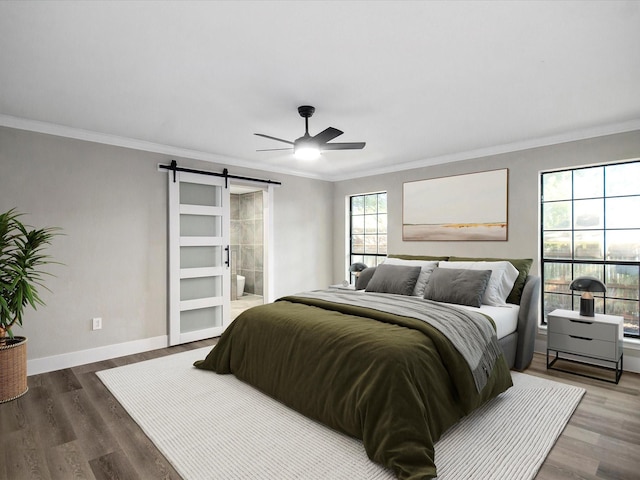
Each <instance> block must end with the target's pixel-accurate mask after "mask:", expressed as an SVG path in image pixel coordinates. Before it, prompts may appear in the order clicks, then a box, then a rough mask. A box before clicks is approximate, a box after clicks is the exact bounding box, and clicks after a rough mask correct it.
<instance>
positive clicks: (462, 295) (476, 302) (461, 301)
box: [424, 268, 491, 307]
mask: <svg viewBox="0 0 640 480" xmlns="http://www.w3.org/2000/svg"><path fill="white" fill-rule="evenodd" d="M489 278H491V270H466V269H461V268H436V269H435V270H434V271H433V272H431V276H430V277H429V281H428V282H427V287H426V288H425V289H424V298H426V299H427V300H435V301H436V302H445V303H456V304H458V305H469V306H470V307H480V306H481V305H482V296H483V295H484V291H485V290H486V289H487V285H488V284H489Z"/></svg>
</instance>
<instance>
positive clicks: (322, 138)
mask: <svg viewBox="0 0 640 480" xmlns="http://www.w3.org/2000/svg"><path fill="white" fill-rule="evenodd" d="M343 133H344V132H343V131H341V130H338V129H337V128H333V127H329V128H327V129H325V130H323V131H322V132H320V133H319V134H317V135H316V136H315V137H312V138H313V139H314V140H317V141H318V145H320V146H321V147H322V144H323V143H327V142H328V141H330V140H333V139H334V138H336V137H339V136H340V135H342V134H343Z"/></svg>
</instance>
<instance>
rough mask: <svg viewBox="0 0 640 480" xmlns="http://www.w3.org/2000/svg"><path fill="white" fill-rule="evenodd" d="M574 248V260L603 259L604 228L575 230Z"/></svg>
mask: <svg viewBox="0 0 640 480" xmlns="http://www.w3.org/2000/svg"><path fill="white" fill-rule="evenodd" d="M574 248H575V251H574V258H575V259H576V260H604V230H598V231H582V232H580V231H576V232H575V236H574Z"/></svg>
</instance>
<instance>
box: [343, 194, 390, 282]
mask: <svg viewBox="0 0 640 480" xmlns="http://www.w3.org/2000/svg"><path fill="white" fill-rule="evenodd" d="M371 195H376V212H375V213H366V211H365V212H364V213H363V214H362V215H363V216H364V217H366V216H374V215H375V216H376V233H375V234H372V233H369V234H367V233H366V221H365V231H363V233H362V235H363V241H364V242H365V249H366V237H372V236H375V237H376V242H375V244H376V247H377V248H376V250H377V252H376V253H366V252H365V253H355V252H354V251H353V244H354V242H353V237H354V234H353V228H354V226H353V221H354V213H353V211H354V209H353V203H354V199H355V198H357V197H363V205H366V201H365V197H367V196H371ZM380 195H384V196H385V202H384V203H385V205H387V200H388V193H387V191H377V192H367V193H355V194H351V195H348V196H347V201H348V212H347V214H348V219H349V221H348V222H347V228H348V232H347V241H348V243H349V245H348V255H347V260H348V262H349V263H348V264H347V271H348V270H349V265H351V264H353V263H356V262H362V263H364V264H366V265H367V267H375V266H377V265H380V263H382V262H383V261H384V259H385V258H387V248H385V251H384V253H380V248H379V247H380V241H379V240H380V239H379V237H380V236H381V235H384V236H385V237H386V239H387V243H386V245H387V246H388V238H389V233H388V231H389V213H388V207H386V208H385V211H384V212H380V207H379V206H380ZM365 208H366V207H365ZM380 215H386V231H385V232H383V233H381V232H380V231H379V230H378V225H379V223H378V221H379V218H377V217H379V216H380ZM358 216H359V215H358ZM371 260H374V261H373V262H372V261H371ZM350 280H351V282H350V283H352V284H353V283H354V282H355V275H354V274H353V273H350Z"/></svg>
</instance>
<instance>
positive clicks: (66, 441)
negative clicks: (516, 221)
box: [0, 339, 640, 480]
mask: <svg viewBox="0 0 640 480" xmlns="http://www.w3.org/2000/svg"><path fill="white" fill-rule="evenodd" d="M213 344H215V340H213V339H212V340H205V341H201V342H194V343H192V344H188V345H181V346H179V347H171V348H165V349H161V350H155V351H152V352H146V353H141V354H138V355H130V356H127V357H122V358H116V359H113V360H108V361H104V362H97V363H92V364H89V365H83V366H79V367H75V368H70V369H65V370H60V371H56V372H51V373H46V374H42V375H34V376H32V377H29V392H28V393H27V394H26V395H25V396H23V397H21V398H19V399H17V400H14V401H12V402H9V403H5V404H0V479H3V480H4V479H7V480H23V479H24V480H27V479H56V480H57V479H61V480H67V479H99V480H101V479H126V480H134V479H136V480H137V479H143V480H146V479H154V480H155V479H179V478H180V476H179V475H178V474H177V473H176V471H175V470H174V469H173V467H172V466H171V465H170V464H169V463H168V462H167V461H166V460H165V458H164V457H163V456H162V454H161V453H160V452H159V451H158V450H157V449H156V448H155V446H154V445H153V444H152V443H151V441H150V440H149V439H148V438H147V437H146V435H145V434H144V433H143V432H142V430H140V428H139V427H138V426H137V424H136V423H135V422H134V421H133V420H131V418H130V417H129V415H128V414H127V413H126V412H125V411H124V409H123V408H122V407H121V406H120V404H119V403H118V402H117V401H116V400H115V399H114V398H113V396H112V395H111V394H110V393H109V391H108V390H107V389H106V388H105V387H104V385H103V384H102V382H101V381H100V380H99V379H98V377H97V376H96V375H95V372H96V371H99V370H104V369H107V368H112V367H116V366H120V365H126V364H129V363H135V362H139V361H143V360H148V359H151V358H156V357H160V356H163V355H169V354H172V353H178V352H181V351H185V350H189V349H193V348H200V347H204V346H210V345H213ZM526 373H529V374H532V375H537V376H540V377H544V378H550V379H554V380H557V381H561V382H565V383H570V384H574V385H579V386H582V387H584V388H586V390H587V393H586V394H585V396H584V397H583V399H582V401H581V403H580V405H579V406H578V408H577V409H576V412H575V413H574V415H573V417H572V418H571V421H570V422H569V425H568V426H567V428H566V429H565V430H564V432H563V434H562V436H561V437H560V438H559V440H558V442H557V443H556V445H555V446H554V448H553V450H552V451H551V453H550V455H549V457H548V458H547V460H546V461H545V463H544V465H543V467H542V469H541V470H540V472H539V473H538V475H537V477H536V479H537V480H564V479H574V480H575V479H585V480H595V479H611V480H613V479H616V480H631V479H637V478H640V375H638V374H632V373H629V372H625V373H624V374H623V375H622V379H621V380H620V384H619V385H613V384H608V383H603V382H601V381H598V380H591V379H586V378H583V377H578V376H574V375H571V374H567V373H562V372H555V371H547V370H546V364H545V358H544V356H543V355H539V354H536V356H535V358H534V362H533V364H532V366H531V367H530V368H529V369H528V370H527V372H526ZM171 414H172V412H171V406H170V405H167V415H171ZM229 480H233V479H229ZM483 480H484V479H483ZM514 480H517V479H514Z"/></svg>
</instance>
